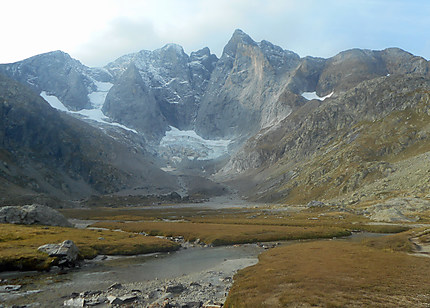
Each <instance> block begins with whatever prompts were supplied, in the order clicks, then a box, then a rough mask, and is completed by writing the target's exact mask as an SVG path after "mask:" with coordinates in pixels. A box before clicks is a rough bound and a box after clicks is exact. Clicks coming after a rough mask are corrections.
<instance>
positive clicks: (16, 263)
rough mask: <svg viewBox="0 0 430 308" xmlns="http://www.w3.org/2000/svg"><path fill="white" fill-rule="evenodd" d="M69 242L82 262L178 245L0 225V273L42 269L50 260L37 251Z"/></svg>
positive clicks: (124, 235)
mask: <svg viewBox="0 0 430 308" xmlns="http://www.w3.org/2000/svg"><path fill="white" fill-rule="evenodd" d="M64 240H72V241H74V242H75V244H76V245H77V246H78V248H79V250H80V255H81V257H82V258H92V257H94V256H96V255H97V254H108V255H134V254H142V253H150V252H158V251H171V250H175V249H177V248H178V245H177V244H175V243H173V242H171V241H168V240H163V239H159V238H155V237H144V236H142V235H136V234H129V233H124V232H114V231H94V230H81V229H73V228H60V227H46V226H23V225H13V224H0V270H13V269H25V270H29V269H45V268H48V267H49V263H50V262H51V261H52V260H53V259H52V258H49V257H48V256H47V255H46V254H43V253H40V252H38V251H37V248H38V247H39V246H41V245H44V244H49V243H60V242H62V241H64Z"/></svg>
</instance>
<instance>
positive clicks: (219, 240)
mask: <svg viewBox="0 0 430 308" xmlns="http://www.w3.org/2000/svg"><path fill="white" fill-rule="evenodd" d="M92 226H94V227H102V228H108V229H121V230H124V231H128V232H146V233H148V234H150V235H163V236H184V238H185V239H186V240H188V241H194V240H196V239H200V240H201V241H203V242H204V243H207V244H213V245H228V244H239V243H254V242H267V241H280V240H295V239H314V238H331V237H338V236H347V235H349V234H350V232H349V231H347V230H345V229H343V228H337V227H325V226H324V227H322V226H309V227H301V226H275V225H250V224H219V223H189V222H127V223H125V222H98V223H95V224H93V225H92Z"/></svg>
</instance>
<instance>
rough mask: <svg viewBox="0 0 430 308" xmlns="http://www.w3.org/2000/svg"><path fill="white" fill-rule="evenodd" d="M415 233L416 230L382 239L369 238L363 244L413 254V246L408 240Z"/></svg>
mask: <svg viewBox="0 0 430 308" xmlns="http://www.w3.org/2000/svg"><path fill="white" fill-rule="evenodd" d="M416 232H417V231H416V230H410V231H406V232H401V233H398V234H393V235H387V236H384V237H376V238H369V239H366V240H364V241H363V244H365V245H366V246H369V247H373V248H378V249H383V250H388V251H403V252H413V250H414V244H413V243H412V242H411V241H410V238H411V237H412V236H413V235H414V234H415V233H416Z"/></svg>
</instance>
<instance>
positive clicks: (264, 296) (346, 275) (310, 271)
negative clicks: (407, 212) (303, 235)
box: [225, 241, 430, 307]
mask: <svg viewBox="0 0 430 308" xmlns="http://www.w3.org/2000/svg"><path fill="white" fill-rule="evenodd" d="M429 277H430V260H429V259H427V258H419V257H414V256H410V255H407V254H405V253H400V252H388V251H384V250H378V249H374V248H370V247H368V246H365V245H362V244H357V243H349V242H337V241H336V242H335V241H315V242H308V243H300V244H295V245H290V246H284V247H279V248H275V249H272V250H269V251H267V252H265V253H264V254H262V255H260V261H259V263H258V264H257V265H255V266H252V267H249V268H246V269H244V270H241V271H239V273H238V274H236V275H235V277H234V280H235V282H234V285H233V287H232V289H231V291H230V293H229V295H228V298H227V301H226V304H225V307H311V306H314V307H428V304H429V301H430V296H429V292H430V285H429Z"/></svg>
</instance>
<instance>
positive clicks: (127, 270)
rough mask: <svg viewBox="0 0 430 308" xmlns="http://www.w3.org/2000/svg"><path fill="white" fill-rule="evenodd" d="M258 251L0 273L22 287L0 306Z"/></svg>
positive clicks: (198, 250) (53, 302)
mask: <svg viewBox="0 0 430 308" xmlns="http://www.w3.org/2000/svg"><path fill="white" fill-rule="evenodd" d="M382 235H385V234H375V233H367V232H360V233H353V235H352V236H349V237H345V238H339V239H337V240H347V241H361V240H362V239H364V238H369V237H376V236H382ZM293 243H297V241H288V242H283V243H282V245H289V244H293ZM262 251H263V249H262V248H260V247H258V246H257V245H255V244H247V245H235V246H223V247H206V248H203V247H194V248H189V249H182V250H179V251H177V252H172V253H160V254H150V255H140V256H132V257H109V258H108V259H106V260H94V261H88V262H86V263H85V264H84V265H83V266H82V267H81V268H79V269H74V270H70V271H68V272H66V273H63V274H62V273H58V272H57V273H55V272H49V273H38V272H27V273H25V272H3V273H0V279H3V280H4V279H7V284H19V285H23V288H22V289H21V290H20V291H19V292H15V293H14V292H12V293H0V307H1V304H5V305H13V304H19V305H25V304H31V303H39V304H40V307H60V306H62V305H63V302H64V300H65V299H68V298H70V295H71V293H72V292H78V293H80V292H84V291H89V290H91V291H97V290H105V289H107V288H108V287H109V286H111V285H112V284H114V283H122V284H126V283H133V282H145V281H148V282H149V281H154V280H164V279H172V278H177V277H181V276H183V275H189V274H193V273H197V272H201V271H205V270H207V269H211V268H214V267H216V266H218V265H221V263H223V262H224V261H226V260H239V259H256V258H257V256H258V255H259V254H260V253H261V252H262ZM28 292H29V293H28ZM34 292H37V293H34ZM6 307H8V306H6Z"/></svg>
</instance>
